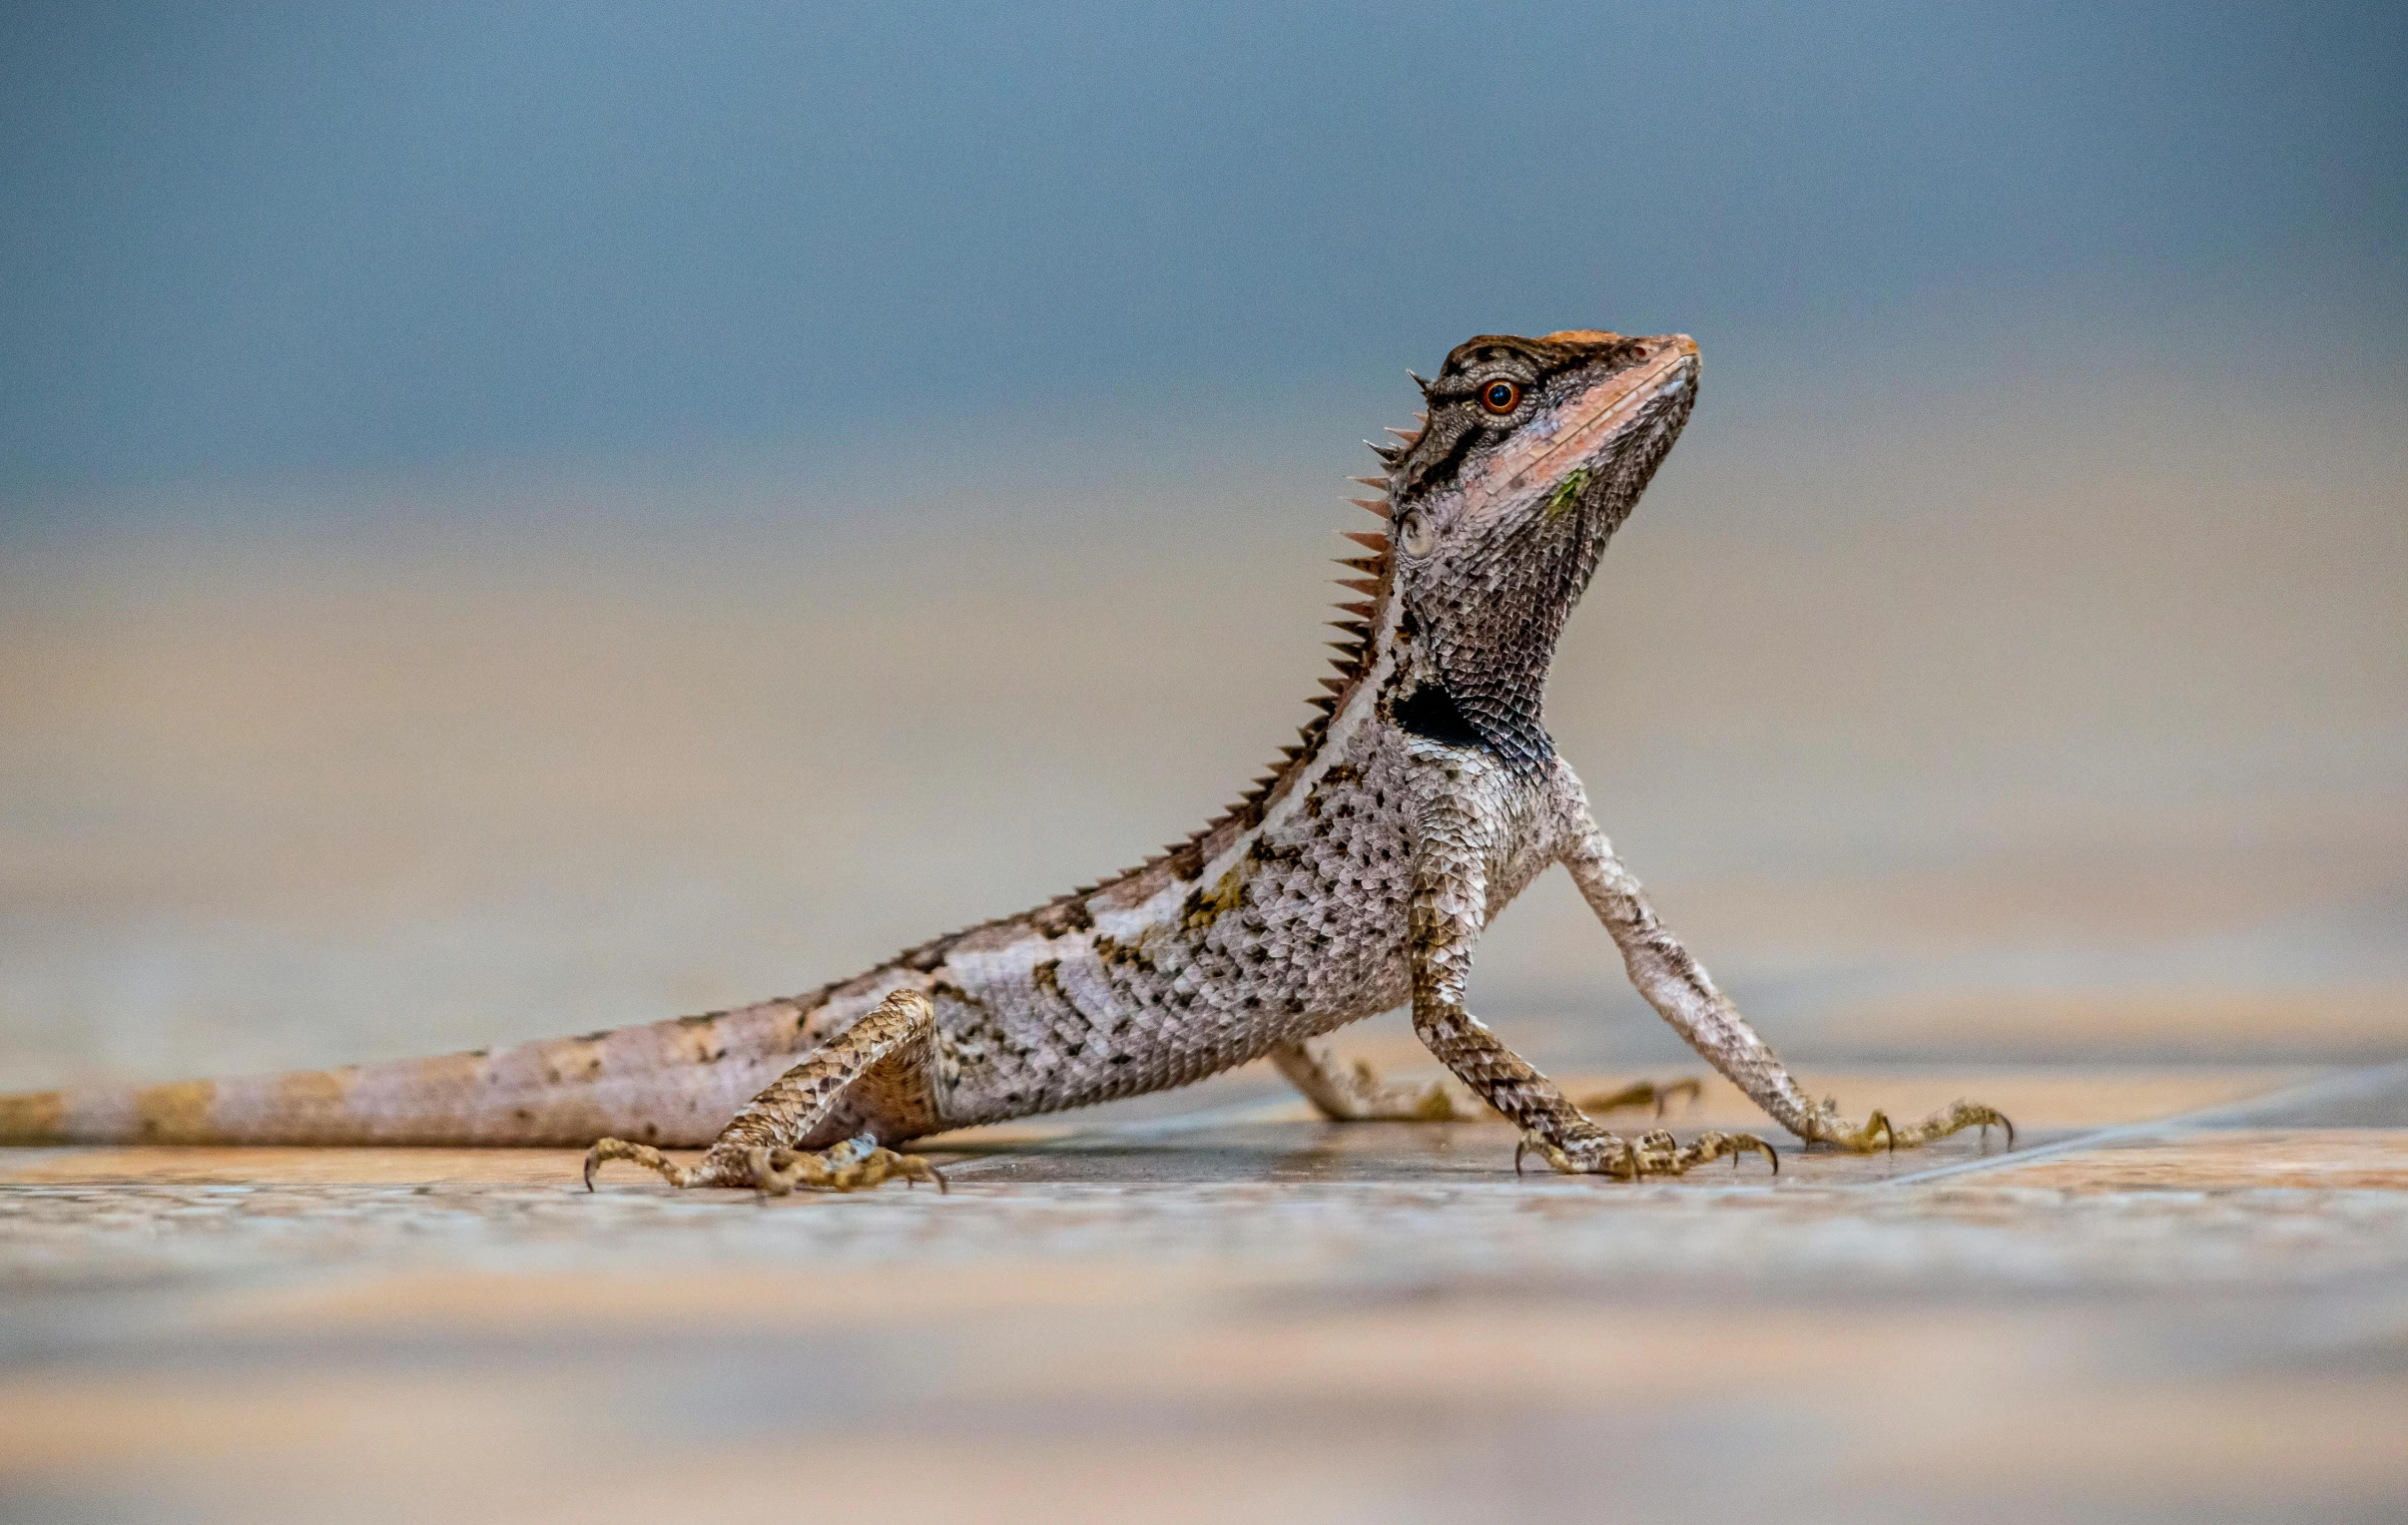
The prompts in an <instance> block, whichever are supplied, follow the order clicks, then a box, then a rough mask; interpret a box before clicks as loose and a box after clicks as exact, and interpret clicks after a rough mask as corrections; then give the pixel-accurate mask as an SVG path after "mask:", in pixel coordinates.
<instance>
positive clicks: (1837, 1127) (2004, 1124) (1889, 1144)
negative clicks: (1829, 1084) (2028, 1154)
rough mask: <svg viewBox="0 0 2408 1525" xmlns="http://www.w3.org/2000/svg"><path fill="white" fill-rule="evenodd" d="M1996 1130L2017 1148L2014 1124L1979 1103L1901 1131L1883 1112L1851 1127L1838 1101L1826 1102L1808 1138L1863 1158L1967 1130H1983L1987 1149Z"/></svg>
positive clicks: (1951, 1108)
mask: <svg viewBox="0 0 2408 1525" xmlns="http://www.w3.org/2000/svg"><path fill="white" fill-rule="evenodd" d="M1993 1127H1997V1128H2002V1129H2004V1130H2006V1133H2007V1147H2008V1148H2009V1149H2013V1148H2015V1124H2014V1123H2012V1122H2010V1121H2008V1119H2007V1115H2006V1114H2005V1113H2003V1112H2001V1111H1999V1110H1998V1109H1997V1108H1995V1107H1986V1106H1984V1105H1982V1104H1981V1103H1980V1102H1963V1101H1961V1102H1957V1103H1954V1104H1952V1105H1950V1106H1948V1107H1946V1108H1943V1109H1942V1110H1940V1111H1938V1112H1935V1113H1933V1114H1932V1115H1931V1116H1930V1117H1927V1118H1925V1119H1924V1120H1923V1121H1922V1122H1920V1123H1915V1124H1912V1125H1910V1126H1908V1127H1905V1128H1901V1127H1899V1126H1897V1125H1896V1124H1895V1123H1892V1122H1891V1121H1890V1119H1889V1115H1888V1114H1887V1113H1884V1112H1880V1111H1875V1112H1872V1113H1870V1114H1868V1115H1867V1116H1866V1118H1865V1121H1864V1122H1863V1123H1862V1124H1860V1125H1855V1126H1851V1125H1850V1124H1849V1123H1847V1122H1846V1121H1845V1120H1844V1119H1842V1118H1841V1116H1840V1112H1839V1104H1838V1102H1837V1101H1825V1102H1824V1103H1823V1105H1822V1106H1821V1108H1819V1109H1818V1110H1817V1111H1816V1113H1815V1115H1814V1117H1813V1119H1812V1120H1811V1123H1810V1131H1809V1132H1808V1133H1807V1134H1806V1135H1805V1137H1806V1140H1807V1142H1808V1143H1810V1144H1829V1145H1833V1146H1834V1147H1836V1148H1840V1149H1846V1150H1852V1151H1854V1152H1855V1153H1857V1154H1860V1155H1869V1154H1871V1153H1872V1152H1873V1151H1874V1150H1876V1149H1879V1148H1885V1147H1886V1148H1887V1149H1889V1150H1890V1151H1891V1152H1892V1153H1896V1152H1897V1151H1899V1150H1901V1149H1915V1148H1918V1147H1920V1146H1922V1145H1925V1144H1929V1143H1931V1142H1932V1141H1933V1140H1935V1139H1945V1138H1947V1137H1948V1136H1949V1135H1950V1134H1953V1133H1962V1132H1963V1131H1964V1130H1966V1129H1968V1128H1979V1129H1981V1130H1982V1142H1983V1145H1984V1146H1985V1147H1987V1146H1988V1145H1989V1142H1990V1130H1991V1129H1992V1128H1993Z"/></svg>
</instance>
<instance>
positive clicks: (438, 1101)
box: [0, 1000, 820, 1149]
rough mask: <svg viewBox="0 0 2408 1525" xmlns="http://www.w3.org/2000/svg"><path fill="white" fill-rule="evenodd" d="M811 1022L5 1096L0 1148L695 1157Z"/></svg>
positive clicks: (627, 1035) (685, 1029) (755, 1010)
mask: <svg viewBox="0 0 2408 1525" xmlns="http://www.w3.org/2000/svg"><path fill="white" fill-rule="evenodd" d="M809 1004H810V1006H811V1007H817V1006H818V1005H819V1004H820V1003H819V1002H818V1001H817V1000H813V1001H812V1002H810V1003H809ZM806 1009H807V1006H806V1003H805V1002H803V1001H768V1002H764V1003H762V1004H761V1005H758V1006H748V1007H744V1008H742V1009H740V1010H736V1011H722V1012H712V1013H710V1014H708V1015H705V1016H697V1017H679V1018H676V1019H673V1020H671V1021H667V1022H654V1023H650V1024H647V1025H644V1026H640V1027H623V1028H619V1029H617V1030H616V1031H613V1032H606V1033H594V1034H591V1035H589V1036H586V1037H583V1038H554V1039H547V1040H543V1041H540V1042H535V1043H522V1044H519V1045H517V1046H515V1047H511V1048H503V1049H491V1050H478V1051H476V1052H474V1053H467V1054H446V1055H443V1056H442V1057H440V1058H434V1059H403V1060H396V1061H393V1062H391V1063H388V1064H368V1065H351V1066H346V1067H344V1068H342V1069H338V1070H301V1071H295V1072H292V1073H289V1074H284V1075H259V1076H249V1077H245V1078H242V1079H236V1080H189V1081H182V1082H179V1083H177V1084H174V1085H165V1086H141V1087H93V1088H88V1089H79V1090H66V1091H36V1092H28V1093H23V1094H20V1095H15V1096H0V1144H317V1145H342V1144H384V1145H558V1146H566V1147H572V1148H579V1149H582V1148H584V1147H585V1146H586V1145H588V1144H591V1143H592V1142H593V1141H594V1140H596V1139H598V1138H602V1137H605V1136H609V1137H615V1138H622V1139H633V1140H641V1141H644V1142H646V1143H651V1144H657V1145H662V1146H665V1147H670V1148H679V1147H699V1146H702V1145H706V1144H709V1143H710V1142H711V1141H712V1140H713V1139H714V1138H716V1137H717V1136H718V1134H719V1130H720V1129H721V1128H722V1127H723V1126H725V1125H726V1123H727V1121H728V1119H729V1118H730V1117H732V1116H734V1115H735V1113H736V1112H737V1110H738V1109H739V1108H741V1107H742V1106H743V1105H744V1104H745V1103H746V1102H747V1101H749V1100H750V1099H751V1098H752V1097H754V1096H755V1095H757V1094H759V1092H760V1091H761V1090H762V1089H763V1088H764V1087H766V1086H768V1085H769V1084H770V1082H772V1081H774V1080H776V1079H777V1078H778V1077H779V1076H780V1075H781V1074H783V1073H785V1071H786V1070H787V1068H788V1067H790V1066H791V1065H793V1064H794V1062H795V1059H796V1056H797V1055H799V1054H800V1053H802V1052H803V1051H804V1050H806V1049H807V1048H809V1047H810V1046H811V1045H810V1043H809V1042H807V1041H806V1039H805V1038H804V1034H803V1025H804V1017H805V1012H806Z"/></svg>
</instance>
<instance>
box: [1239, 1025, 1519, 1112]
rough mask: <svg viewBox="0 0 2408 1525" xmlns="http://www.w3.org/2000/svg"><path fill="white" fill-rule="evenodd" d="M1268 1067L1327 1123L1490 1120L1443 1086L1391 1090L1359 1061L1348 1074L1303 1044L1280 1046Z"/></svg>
mask: <svg viewBox="0 0 2408 1525" xmlns="http://www.w3.org/2000/svg"><path fill="white" fill-rule="evenodd" d="M1271 1063H1272V1064H1273V1065H1274V1066H1276V1067H1277V1068H1278V1070H1279V1073H1280V1074H1282V1075H1284V1076H1286V1077H1287V1078H1288V1083H1289V1084H1290V1085H1293V1086H1294V1087H1296V1089H1297V1090H1299V1091H1301V1092H1303V1093H1304V1096H1305V1100H1307V1101H1309V1102H1311V1103H1312V1104H1313V1106H1314V1108H1315V1109H1316V1110H1318V1111H1319V1112H1320V1113H1321V1115H1322V1116H1323V1117H1324V1118H1326V1119H1328V1120H1329V1121H1330V1122H1333V1123H1473V1122H1478V1121H1480V1120H1481V1119H1482V1118H1485V1117H1492V1116H1494V1115H1495V1114H1494V1113H1492V1112H1491V1111H1490V1110H1489V1108H1488V1107H1487V1105H1486V1104H1484V1103H1482V1102H1481V1101H1480V1100H1478V1099H1477V1098H1471V1097H1465V1096H1459V1095H1457V1094H1456V1093H1455V1092H1454V1091H1453V1090H1452V1089H1451V1088H1449V1086H1448V1085H1447V1083H1446V1082H1445V1081H1443V1080H1434V1081H1432V1082H1430V1083H1429V1084H1428V1085H1425V1086H1415V1085H1392V1084H1390V1083H1388V1082H1386V1081H1383V1080H1381V1079H1380V1072H1379V1071H1377V1070H1375V1069H1373V1068H1372V1067H1371V1066H1370V1065H1368V1064H1365V1063H1363V1062H1362V1061H1361V1060H1357V1061H1356V1062H1355V1065H1354V1067H1353V1068H1352V1069H1351V1070H1341V1069H1339V1068H1338V1065H1337V1063H1336V1061H1334V1060H1332V1059H1331V1058H1330V1056H1329V1055H1328V1054H1327V1053H1325V1052H1323V1051H1322V1050H1319V1049H1316V1048H1314V1047H1313V1046H1312V1045H1311V1044H1309V1043H1302V1042H1298V1043H1283V1044H1281V1045H1280V1046H1279V1047H1278V1048H1275V1049H1273V1050H1272V1051H1271Z"/></svg>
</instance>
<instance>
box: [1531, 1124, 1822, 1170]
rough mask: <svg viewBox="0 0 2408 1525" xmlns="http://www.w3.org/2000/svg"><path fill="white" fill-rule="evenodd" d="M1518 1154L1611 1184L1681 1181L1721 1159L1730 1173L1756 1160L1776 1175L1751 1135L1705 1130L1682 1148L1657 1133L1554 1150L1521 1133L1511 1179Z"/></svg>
mask: <svg viewBox="0 0 2408 1525" xmlns="http://www.w3.org/2000/svg"><path fill="white" fill-rule="evenodd" d="M1524 1153H1529V1154H1535V1155H1537V1156H1538V1157H1539V1158H1540V1159H1542V1160H1544V1161H1545V1162H1546V1163H1547V1164H1549V1165H1551V1166H1553V1167H1554V1168H1555V1169H1556V1170H1558V1171H1561V1172H1562V1173H1563V1174H1565V1175H1567V1176H1611V1177H1613V1178H1614V1179H1615V1180H1617V1181H1636V1180H1639V1179H1641V1178H1642V1177H1646V1176H1680V1175H1686V1174H1687V1173H1688V1172H1689V1171H1690V1170H1692V1169H1694V1168H1695V1167H1697V1166H1700V1165H1704V1164H1706V1163H1707V1162H1708V1161H1712V1160H1723V1159H1727V1160H1729V1161H1730V1162H1731V1165H1732V1167H1733V1168H1734V1169H1735V1168H1737V1166H1738V1164H1739V1157H1740V1156H1741V1155H1762V1156H1763V1157H1764V1158H1765V1159H1766V1160H1767V1161H1769V1162H1770V1163H1771V1165H1772V1168H1773V1174H1774V1175H1776V1176H1778V1175H1779V1174H1781V1157H1780V1155H1779V1154H1778V1153H1776V1152H1775V1151H1774V1149H1773V1147H1772V1146H1771V1145H1770V1144H1767V1143H1765V1142H1764V1141H1763V1140H1762V1139H1759V1138H1757V1137H1756V1136H1755V1135H1754V1134H1752V1133H1721V1132H1716V1131H1711V1130H1709V1131H1708V1132H1705V1133H1701V1134H1699V1135H1698V1136H1697V1137H1696V1139H1695V1140H1694V1141H1693V1142H1691V1143H1688V1144H1683V1143H1681V1142H1680V1141H1679V1140H1678V1139H1675V1138H1673V1137H1672V1135H1670V1134H1668V1133H1666V1132H1664V1131H1663V1130H1662V1129H1657V1130H1655V1131H1654V1132H1651V1133H1643V1134H1640V1135H1639V1136H1638V1137H1637V1138H1635V1139H1629V1140H1623V1139H1619V1138H1616V1137H1615V1136H1614V1135H1612V1134H1610V1133H1606V1132H1605V1131H1604V1130H1602V1129H1599V1130H1597V1131H1596V1132H1594V1133H1584V1134H1581V1135H1579V1136H1578V1137H1575V1138H1571V1139H1567V1140H1565V1141H1564V1142H1562V1143H1560V1144H1558V1143H1555V1142H1553V1141H1551V1140H1548V1139H1545V1138H1542V1137H1540V1136H1539V1135H1538V1134H1537V1133H1536V1132H1535V1131H1532V1132H1526V1133H1524V1134H1522V1136H1521V1142H1520V1143H1518V1144H1516V1145H1514V1146H1513V1174H1515V1175H1517V1176H1518V1175H1520V1174H1521V1157H1522V1155H1523V1154H1524Z"/></svg>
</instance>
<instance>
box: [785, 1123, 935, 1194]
mask: <svg viewBox="0 0 2408 1525" xmlns="http://www.w3.org/2000/svg"><path fill="white" fill-rule="evenodd" d="M747 1164H748V1165H749V1166H750V1168H751V1171H752V1178H753V1180H752V1184H753V1189H754V1190H755V1191H756V1192H758V1193H759V1194H760V1195H761V1196H763V1197H784V1196H787V1195H789V1194H791V1193H792V1192H793V1191H794V1190H795V1188H796V1187H798V1186H802V1187H809V1188H811V1189H812V1190H814V1191H821V1192H858V1191H865V1190H867V1189H869V1188H871V1187H875V1186H881V1185H884V1184H885V1183H886V1182H889V1181H892V1180H895V1179H896V1178H898V1177H901V1178H902V1180H903V1184H904V1185H905V1186H915V1185H917V1184H918V1183H920V1182H922V1181H929V1182H933V1183H935V1186H936V1190H937V1191H938V1192H940V1193H941V1192H943V1191H945V1190H947V1188H946V1186H945V1184H944V1176H943V1175H942V1173H940V1172H939V1171H938V1170H937V1169H936V1167H935V1166H933V1165H930V1164H929V1163H928V1162H927V1161H926V1160H924V1159H922V1158H921V1157H919V1156H918V1155H903V1154H897V1153H896V1152H895V1151H894V1150H892V1149H887V1148H884V1147H882V1146H881V1145H880V1144H879V1142H878V1140H877V1139H876V1138H875V1137H873V1136H872V1135H870V1134H866V1133H865V1134H858V1135H856V1136H855V1137H853V1138H850V1139H847V1140H846V1141H845V1142H844V1143H842V1144H837V1145H833V1146H831V1147H830V1148H827V1149H823V1150H819V1151H816V1152H811V1151H806V1152H797V1151H795V1150H791V1149H755V1150H753V1151H751V1152H750V1154H749V1155H748V1156H747Z"/></svg>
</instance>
